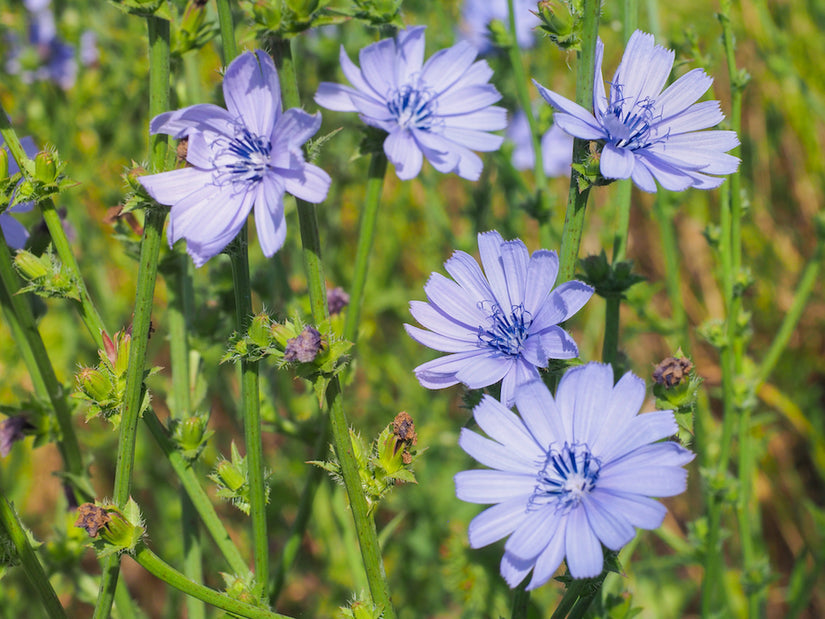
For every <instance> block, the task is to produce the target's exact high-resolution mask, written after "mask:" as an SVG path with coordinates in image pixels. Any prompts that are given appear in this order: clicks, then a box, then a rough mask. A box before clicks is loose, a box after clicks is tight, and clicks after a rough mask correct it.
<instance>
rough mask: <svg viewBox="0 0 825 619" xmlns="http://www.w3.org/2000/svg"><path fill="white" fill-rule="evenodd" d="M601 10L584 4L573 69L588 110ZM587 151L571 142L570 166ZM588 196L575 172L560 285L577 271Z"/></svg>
mask: <svg viewBox="0 0 825 619" xmlns="http://www.w3.org/2000/svg"><path fill="white" fill-rule="evenodd" d="M600 8H601V3H600V2H599V1H598V0H585V1H584V8H583V24H582V34H581V37H582V43H581V51H580V52H579V53H578V60H577V62H578V66H577V67H576V103H578V104H579V105H581V106H583V107H584V108H585V109H588V110H590V109H592V107H593V76H594V74H595V71H596V64H595V63H596V40H597V39H598V32H599V11H600ZM588 149H589V141H588V140H582V139H579V138H576V139H575V140H573V162H574V163H583V162H584V161H585V160H586V159H587V156H588ZM589 195H590V188H589V187H588V188H587V189H585V190H584V191H579V173H578V172H577V171H576V170H575V169H574V170H572V172H571V174H570V190H569V192H568V194H567V210H566V211H565V214H564V228H563V230H562V237H561V252H560V256H559V261H560V265H559V277H558V283H559V284H561V283H564V282H566V281H570V280H571V279H573V274H574V273H575V271H576V263H577V261H578V256H579V245H580V244H581V238H582V230H583V228H584V211H585V207H586V206H587V198H588V196H589Z"/></svg>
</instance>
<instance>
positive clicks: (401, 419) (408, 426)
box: [392, 411, 418, 464]
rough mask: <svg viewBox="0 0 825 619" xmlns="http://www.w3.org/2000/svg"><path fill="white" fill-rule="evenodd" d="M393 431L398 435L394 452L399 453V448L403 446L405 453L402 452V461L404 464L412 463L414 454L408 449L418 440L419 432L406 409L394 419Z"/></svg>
mask: <svg viewBox="0 0 825 619" xmlns="http://www.w3.org/2000/svg"><path fill="white" fill-rule="evenodd" d="M392 433H393V435H395V437H396V441H395V450H394V451H393V453H397V452H398V449H399V448H400V447H402V446H403V448H404V453H402V454H401V461H402V462H403V463H404V464H410V462H412V456H411V455H410V453H409V451H407V449H408V448H409V447H411V446H412V445H415V444H416V443H417V442H418V434H416V433H415V424H414V423H413V419H412V417H410V415H409V414H408V413H406V412H404V411H401V412H400V413H398V414H397V415H396V416H395V419H393V420H392Z"/></svg>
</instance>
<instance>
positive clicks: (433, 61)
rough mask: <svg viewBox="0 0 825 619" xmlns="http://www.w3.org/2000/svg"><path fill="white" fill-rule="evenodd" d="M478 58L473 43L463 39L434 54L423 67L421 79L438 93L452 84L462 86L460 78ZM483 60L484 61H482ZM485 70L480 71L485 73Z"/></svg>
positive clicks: (482, 80)
mask: <svg viewBox="0 0 825 619" xmlns="http://www.w3.org/2000/svg"><path fill="white" fill-rule="evenodd" d="M475 58H476V50H475V49H473V47H472V45H469V44H468V43H466V42H464V41H462V42H460V43H458V44H456V45H453V46H452V47H448V48H447V49H442V50H439V51H437V52H436V53H435V54H433V55H432V56H431V57H430V59H429V60H427V62H426V63H424V67H423V68H422V69H421V81H422V82H424V83H426V84H427V85H428V86H429V87H430V88H432V89H433V91H434V92H435V93H437V94H440V93H443V92H444V91H446V90H447V89H448V88H450V87H451V86H453V87H455V86H460V85H461V84H457V83H456V82H458V80H459V79H460V78H461V77H462V76H463V77H466V76H467V72H468V69H470V67H471V65H472V64H473V61H474V60H475ZM482 62H483V61H482ZM486 64H487V63H486V62H485V63H484V65H486ZM483 73H484V72H479V75H483ZM488 79H489V76H487V77H486V78H485V79H479V80H478V81H479V82H486V81H487V80H488Z"/></svg>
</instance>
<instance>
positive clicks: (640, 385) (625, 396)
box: [590, 372, 667, 459]
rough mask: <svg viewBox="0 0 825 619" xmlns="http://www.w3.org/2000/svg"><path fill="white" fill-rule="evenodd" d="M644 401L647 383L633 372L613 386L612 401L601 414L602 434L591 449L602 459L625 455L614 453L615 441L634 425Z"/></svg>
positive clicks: (626, 374) (591, 445)
mask: <svg viewBox="0 0 825 619" xmlns="http://www.w3.org/2000/svg"><path fill="white" fill-rule="evenodd" d="M644 399H645V381H643V380H642V379H641V378H639V377H638V376H636V375H635V374H633V372H627V373H625V375H624V376H622V377H621V378H620V379H619V382H617V383H616V384H615V385H614V386H613V391H612V393H611V394H610V401H609V402H608V403H607V406H606V407H605V409H604V411H602V413H601V425H602V430H601V433H600V434H599V435H598V437H597V438H595V440H594V441H593V442H592V443H591V444H590V448H591V449H592V450H593V452H594V453H597V454H599V457H600V458H607V459H610V457H611V455H609V454H612V453H616V454H617V455H621V454H623V453H625V452H616V451H614V450H615V446H614V441H615V439H616V437H617V433H620V432H622V431H623V429H624V428H626V427H627V426H628V425H629V424H631V423H633V420H634V419H635V418H636V415H637V414H638V413H639V409H640V408H641V407H642V403H643V402H644ZM666 436H667V435H666ZM659 438H663V437H659ZM653 440H658V439H653ZM648 442H650V441H648Z"/></svg>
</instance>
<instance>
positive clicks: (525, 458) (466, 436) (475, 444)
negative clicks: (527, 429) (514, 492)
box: [458, 428, 543, 507]
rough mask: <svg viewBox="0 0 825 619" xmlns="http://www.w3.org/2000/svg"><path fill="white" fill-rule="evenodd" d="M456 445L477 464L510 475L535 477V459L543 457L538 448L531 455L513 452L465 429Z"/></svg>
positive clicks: (462, 430) (523, 452) (462, 429)
mask: <svg viewBox="0 0 825 619" xmlns="http://www.w3.org/2000/svg"><path fill="white" fill-rule="evenodd" d="M458 444H459V446H460V447H461V448H462V449H463V450H464V451H466V452H467V453H468V454H469V455H470V456H472V457H473V458H475V459H476V460H478V462H479V464H483V465H484V466H489V467H490V468H492V469H498V470H499V471H510V472H511V473H526V474H528V475H535V473H536V465H535V459H536V458H537V457H539V456H541V455H543V454H542V453H541V450H539V449H538V448H536V449H535V450H534V452H533V453H529V452H525V451H514V450H513V449H509V448H507V447H505V446H504V445H501V444H500V443H497V442H495V441H493V440H490V439H489V438H484V437H483V436H481V435H480V434H476V433H475V432H473V431H472V430H468V429H467V428H461V434H460V435H459V437H458ZM522 507H524V506H522Z"/></svg>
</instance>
